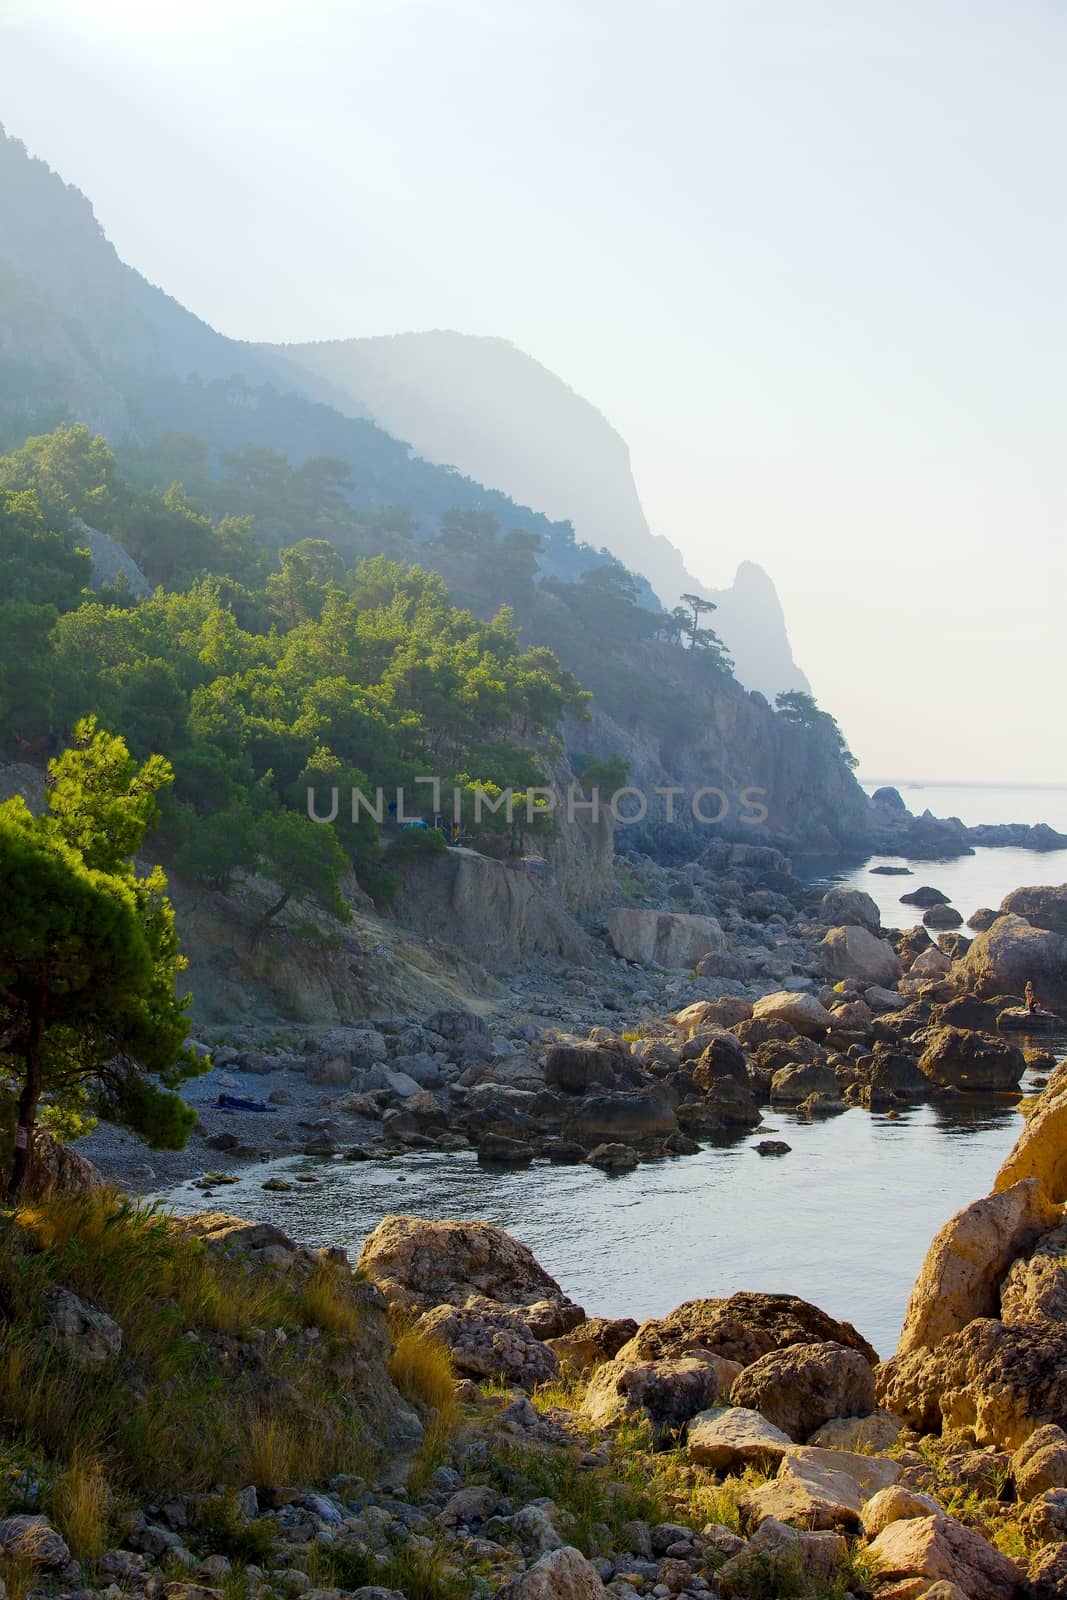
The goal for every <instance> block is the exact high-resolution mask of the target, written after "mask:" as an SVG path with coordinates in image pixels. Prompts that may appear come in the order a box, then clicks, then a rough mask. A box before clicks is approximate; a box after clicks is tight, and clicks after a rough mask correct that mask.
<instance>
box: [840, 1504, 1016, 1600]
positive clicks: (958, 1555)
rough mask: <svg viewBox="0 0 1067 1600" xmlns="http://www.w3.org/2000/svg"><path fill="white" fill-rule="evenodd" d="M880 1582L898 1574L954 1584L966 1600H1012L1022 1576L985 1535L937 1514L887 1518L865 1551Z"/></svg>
mask: <svg viewBox="0 0 1067 1600" xmlns="http://www.w3.org/2000/svg"><path fill="white" fill-rule="evenodd" d="M869 1554H870V1559H871V1561H872V1563H873V1564H874V1566H875V1570H876V1572H877V1574H878V1582H879V1584H880V1585H883V1586H884V1585H886V1584H888V1583H891V1582H892V1581H894V1580H899V1579H903V1578H925V1579H926V1580H927V1581H928V1582H929V1583H937V1582H938V1581H946V1582H949V1583H955V1584H957V1585H958V1586H959V1587H960V1588H961V1589H962V1590H963V1593H964V1594H965V1595H967V1596H968V1597H969V1600H1014V1595H1015V1592H1016V1586H1017V1585H1018V1583H1019V1581H1020V1577H1021V1574H1020V1572H1019V1569H1018V1567H1016V1565H1015V1563H1014V1562H1013V1561H1009V1560H1008V1558H1007V1556H1003V1555H1001V1553H1000V1551H999V1550H997V1549H995V1548H994V1546H993V1545H991V1544H990V1543H989V1541H988V1540H987V1539H983V1537H982V1535H981V1534H980V1533H977V1532H976V1531H975V1530H974V1529H973V1528H967V1527H965V1526H964V1525H963V1523H962V1522H957V1521H956V1519H955V1518H954V1517H949V1516H946V1515H945V1513H944V1512H936V1513H935V1514H934V1515H933V1516H929V1517H906V1518H904V1519H903V1520H900V1521H896V1522H891V1523H890V1524H889V1526H888V1527H887V1528H884V1529H883V1530H882V1532H881V1533H880V1534H879V1535H878V1537H877V1539H875V1541H874V1543H873V1544H872V1545H871V1546H870V1550H869Z"/></svg>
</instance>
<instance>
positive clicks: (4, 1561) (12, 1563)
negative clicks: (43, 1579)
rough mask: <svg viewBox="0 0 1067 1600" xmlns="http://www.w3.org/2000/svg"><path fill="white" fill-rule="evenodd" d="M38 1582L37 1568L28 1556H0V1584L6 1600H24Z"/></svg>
mask: <svg viewBox="0 0 1067 1600" xmlns="http://www.w3.org/2000/svg"><path fill="white" fill-rule="evenodd" d="M38 1582H39V1579H38V1572H37V1568H36V1567H35V1566H34V1564H33V1562H32V1561H31V1560H30V1558H29V1556H24V1555H20V1556H0V1583H2V1584H3V1585H4V1588H5V1591H6V1594H7V1600H26V1597H27V1595H28V1594H29V1593H30V1591H31V1590H32V1589H34V1588H35V1587H37V1585H38Z"/></svg>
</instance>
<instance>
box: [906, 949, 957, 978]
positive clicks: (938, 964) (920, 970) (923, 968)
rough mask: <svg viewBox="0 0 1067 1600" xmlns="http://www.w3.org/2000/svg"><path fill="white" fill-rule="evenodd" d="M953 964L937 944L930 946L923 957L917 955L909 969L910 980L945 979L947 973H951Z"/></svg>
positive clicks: (923, 953)
mask: <svg viewBox="0 0 1067 1600" xmlns="http://www.w3.org/2000/svg"><path fill="white" fill-rule="evenodd" d="M951 970H952V962H951V961H950V959H949V957H948V956H947V955H946V954H945V952H944V951H943V950H939V949H938V948H937V945H936V944H932V945H930V947H929V949H927V950H924V951H923V952H922V954H921V955H917V956H916V957H915V960H914V961H913V962H912V964H911V966H910V967H909V968H908V977H909V978H943V977H944V976H945V973H946V972H951Z"/></svg>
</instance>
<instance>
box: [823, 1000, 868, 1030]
mask: <svg viewBox="0 0 1067 1600" xmlns="http://www.w3.org/2000/svg"><path fill="white" fill-rule="evenodd" d="M830 1015H831V1017H832V1018H833V1025H834V1030H835V1031H840V1030H842V1029H843V1030H844V1031H845V1032H846V1033H866V1031H867V1029H868V1028H869V1027H870V1025H871V1023H872V1022H873V1021H874V1014H873V1012H872V1011H871V1008H870V1006H869V1005H868V1004H867V1002H866V1000H846V1001H845V1003H844V1005H840V1006H833V1007H832V1009H831V1011H830Z"/></svg>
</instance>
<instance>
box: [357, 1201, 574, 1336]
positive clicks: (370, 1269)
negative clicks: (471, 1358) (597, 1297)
mask: <svg viewBox="0 0 1067 1600" xmlns="http://www.w3.org/2000/svg"><path fill="white" fill-rule="evenodd" d="M358 1266H359V1269H360V1270H361V1271H362V1272H364V1273H365V1274H366V1275H367V1277H368V1278H370V1279H371V1281H372V1282H373V1283H376V1284H377V1286H378V1288H379V1289H381V1291H382V1293H383V1294H384V1295H385V1297H386V1299H387V1300H388V1301H389V1302H390V1303H391V1304H396V1305H401V1306H405V1307H410V1308H411V1309H413V1310H418V1311H429V1310H431V1309H432V1308H433V1307H435V1306H440V1305H453V1306H464V1305H467V1304H468V1303H469V1302H470V1301H471V1300H472V1299H477V1298H484V1299H485V1300H490V1301H495V1302H497V1303H498V1304H499V1305H501V1306H504V1307H516V1306H517V1307H525V1308H529V1307H532V1306H537V1307H538V1309H539V1312H540V1313H541V1315H540V1316H539V1319H538V1323H537V1329H536V1331H537V1333H538V1335H539V1337H541V1338H551V1337H554V1336H558V1335H559V1334H562V1333H566V1332H567V1331H568V1329H570V1328H573V1327H575V1326H576V1325H577V1324H578V1323H579V1322H581V1321H583V1320H584V1317H585V1313H584V1312H583V1311H582V1308H581V1307H580V1306H576V1305H575V1304H574V1302H573V1301H572V1300H569V1299H568V1298H567V1296H566V1295H565V1294H564V1292H563V1290H562V1289H561V1288H560V1286H559V1284H558V1283H557V1282H556V1280H555V1278H553V1277H551V1276H550V1275H549V1274H548V1273H547V1272H546V1271H545V1269H544V1268H543V1267H542V1266H541V1265H540V1264H539V1263H538V1261H537V1260H536V1259H535V1257H534V1255H533V1252H532V1251H531V1250H529V1249H527V1247H526V1245H524V1244H520V1243H519V1241H518V1240H517V1239H513V1238H512V1237H511V1236H510V1234H507V1233H505V1232H504V1231H503V1230H502V1229H501V1228H493V1227H491V1226H490V1225H489V1223H487V1222H431V1221H428V1220H427V1219H426V1218H424V1217H400V1216H392V1217H386V1218H385V1220H384V1221H383V1222H380V1223H379V1224H378V1226H377V1227H376V1228H375V1230H374V1232H373V1233H371V1234H370V1235H368V1237H367V1239H366V1240H365V1242H364V1245H363V1249H362V1250H361V1251H360V1254H359V1262H358ZM527 1320H529V1319H527Z"/></svg>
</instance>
